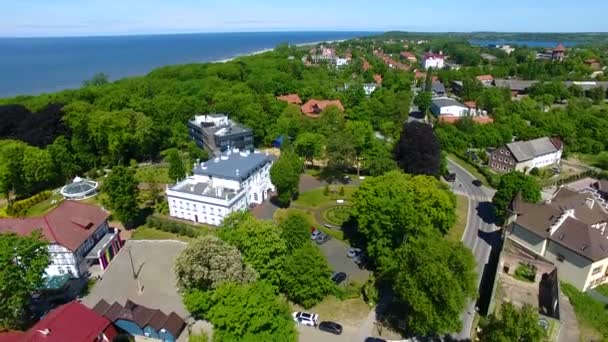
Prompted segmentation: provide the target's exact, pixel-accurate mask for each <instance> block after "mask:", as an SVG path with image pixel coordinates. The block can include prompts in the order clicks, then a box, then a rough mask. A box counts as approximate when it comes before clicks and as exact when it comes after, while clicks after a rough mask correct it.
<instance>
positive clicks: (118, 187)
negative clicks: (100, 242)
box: [102, 165, 140, 227]
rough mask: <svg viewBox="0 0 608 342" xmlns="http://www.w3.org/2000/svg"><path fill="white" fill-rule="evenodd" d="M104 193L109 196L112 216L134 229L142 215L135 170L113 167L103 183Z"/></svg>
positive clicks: (119, 166) (120, 166)
mask: <svg viewBox="0 0 608 342" xmlns="http://www.w3.org/2000/svg"><path fill="white" fill-rule="evenodd" d="M102 191H103V192H105V193H106V194H108V206H109V208H110V209H111V210H112V214H113V215H114V216H115V217H116V218H117V219H119V220H120V221H122V222H123V223H124V225H125V226H127V227H133V226H134V225H135V224H136V221H137V219H138V217H139V213H140V211H139V207H138V204H137V197H138V195H139V189H138V182H137V180H136V179H135V170H134V169H133V168H130V167H126V166H122V165H118V166H115V167H113V168H112V171H111V172H110V174H109V175H108V177H107V178H106V180H105V181H104V183H103V187H102Z"/></svg>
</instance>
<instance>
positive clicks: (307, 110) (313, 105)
mask: <svg viewBox="0 0 608 342" xmlns="http://www.w3.org/2000/svg"><path fill="white" fill-rule="evenodd" d="M329 106H336V107H338V109H339V110H340V111H341V112H343V111H344V106H342V102H340V100H308V101H307V102H306V103H305V104H303V105H302V107H300V109H301V110H302V113H303V114H304V115H306V116H308V117H311V118H318V117H319V115H320V114H321V112H322V111H324V110H325V108H327V107H329Z"/></svg>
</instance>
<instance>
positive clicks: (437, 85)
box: [431, 81, 446, 97]
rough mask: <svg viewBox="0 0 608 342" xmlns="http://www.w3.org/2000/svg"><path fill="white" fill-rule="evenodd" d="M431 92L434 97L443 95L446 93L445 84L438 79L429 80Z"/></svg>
mask: <svg viewBox="0 0 608 342" xmlns="http://www.w3.org/2000/svg"><path fill="white" fill-rule="evenodd" d="M431 93H432V94H433V96H434V97H444V96H445V95H446V92H445V86H444V85H443V83H441V82H439V81H433V82H431Z"/></svg>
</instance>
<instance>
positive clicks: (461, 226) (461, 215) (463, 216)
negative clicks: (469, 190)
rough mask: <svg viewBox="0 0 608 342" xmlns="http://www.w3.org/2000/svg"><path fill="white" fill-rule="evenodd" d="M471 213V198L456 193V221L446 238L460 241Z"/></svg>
mask: <svg viewBox="0 0 608 342" xmlns="http://www.w3.org/2000/svg"><path fill="white" fill-rule="evenodd" d="M468 215H469V199H468V198H467V197H465V196H462V195H456V223H454V225H453V226H452V229H450V230H449V231H448V233H447V234H446V236H445V237H446V239H448V240H450V241H455V242H458V241H460V240H461V239H462V234H464V230H465V229H466V228H467V217H468Z"/></svg>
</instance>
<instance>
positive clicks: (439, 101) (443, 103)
mask: <svg viewBox="0 0 608 342" xmlns="http://www.w3.org/2000/svg"><path fill="white" fill-rule="evenodd" d="M433 104H434V105H435V106H437V107H448V106H459V107H462V108H466V107H465V106H464V105H463V104H462V103H460V102H458V101H456V100H454V99H451V98H448V97H440V98H436V99H433Z"/></svg>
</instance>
